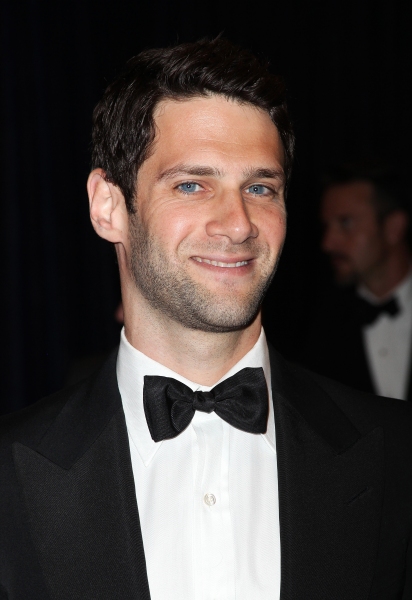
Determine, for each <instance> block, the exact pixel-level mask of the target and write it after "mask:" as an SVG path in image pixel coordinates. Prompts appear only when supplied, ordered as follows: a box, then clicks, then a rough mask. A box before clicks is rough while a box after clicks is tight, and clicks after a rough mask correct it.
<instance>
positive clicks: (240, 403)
mask: <svg viewBox="0 0 412 600" xmlns="http://www.w3.org/2000/svg"><path fill="white" fill-rule="evenodd" d="M143 406H144V411H145V415H146V421H147V425H148V427H149V431H150V434H151V436H152V438H153V440H154V441H155V442H160V441H161V440H167V439H170V438H174V437H176V436H177V435H179V433H181V432H182V431H183V430H184V429H186V427H187V426H188V425H189V423H190V422H191V420H192V419H193V416H194V414H195V411H196V410H201V411H203V412H207V413H210V412H212V411H213V410H214V411H215V413H216V414H217V415H219V417H220V418H221V419H223V420H224V421H226V422H227V423H230V425H233V427H236V428H237V429H241V430H242V431H247V432H249V433H265V432H266V428H267V419H268V409H269V407H268V390H267V385H266V379H265V375H264V373H263V369H262V368H259V369H252V368H249V367H248V368H246V369H242V370H241V371H239V372H238V373H236V374H235V375H233V376H232V377H229V378H228V379H225V381H222V383H219V384H218V385H216V386H215V387H214V388H213V389H211V390H210V392H192V390H191V389H190V388H189V387H187V385H185V384H184V383H181V382H180V381H177V380H176V379H173V378H171V377H159V376H155V375H146V376H145V378H144V387H143Z"/></svg>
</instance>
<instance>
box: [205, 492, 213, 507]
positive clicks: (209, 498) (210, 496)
mask: <svg viewBox="0 0 412 600" xmlns="http://www.w3.org/2000/svg"><path fill="white" fill-rule="evenodd" d="M203 500H204V502H205V504H207V505H208V506H213V505H214V504H216V498H215V496H214V495H213V494H205V496H204V498H203Z"/></svg>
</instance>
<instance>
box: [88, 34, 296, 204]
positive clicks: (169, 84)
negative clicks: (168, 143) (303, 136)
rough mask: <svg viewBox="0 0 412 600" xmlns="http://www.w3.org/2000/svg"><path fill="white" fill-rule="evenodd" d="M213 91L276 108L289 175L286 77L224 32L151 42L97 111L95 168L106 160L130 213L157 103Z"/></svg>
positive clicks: (108, 176)
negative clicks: (168, 43) (160, 44)
mask: <svg viewBox="0 0 412 600" xmlns="http://www.w3.org/2000/svg"><path fill="white" fill-rule="evenodd" d="M211 93H212V94H222V95H223V96H225V97H227V98H230V99H233V100H236V101H238V102H242V103H248V104H252V105H253V106H256V107H259V108H261V109H263V110H265V111H266V112H267V113H268V114H269V115H270V117H271V119H272V121H273V123H274V124H275V125H276V127H277V129H278V131H279V134H280V137H281V140H282V143H283V148H284V156H285V160H284V162H285V164H284V170H285V176H286V181H288V180H289V178H290V171H291V166H292V159H293V149H294V136H293V130H292V125H291V121H290V118H289V115H288V111H287V107H286V102H285V85H284V83H283V81H282V79H280V78H279V77H277V76H275V75H272V74H271V73H270V72H269V71H268V67H267V64H266V63H263V62H261V61H259V60H258V59H257V58H256V57H255V56H254V55H253V54H252V53H251V52H249V51H248V50H245V49H242V48H239V47H237V46H235V45H233V44H232V43H230V42H228V41H227V40H225V39H223V38H217V39H214V40H211V41H210V40H200V41H198V42H195V43H189V44H180V45H178V46H174V47H171V48H161V49H154V50H147V51H145V52H142V53H140V54H138V55H137V56H135V57H134V58H131V59H130V60H129V61H128V62H127V63H126V65H125V68H124V69H123V71H122V72H121V73H120V75H119V77H118V78H117V79H116V80H115V81H114V82H113V83H112V84H110V85H109V87H108V88H107V89H106V91H105V93H104V95H103V98H102V99H101V101H100V102H99V104H98V105H97V106H96V108H95V110H94V113H93V136H92V143H93V150H92V163H93V168H98V167H100V168H102V169H103V170H104V171H105V173H106V179H107V180H108V181H110V182H111V183H114V184H115V185H117V186H118V187H119V188H120V190H121V191H122V193H123V195H124V197H125V201H126V206H127V209H128V211H129V212H130V213H133V212H134V197H135V192H136V181H137V172H138V170H139V168H140V166H141V165H142V164H143V162H144V161H145V160H146V159H147V158H148V157H149V154H150V150H151V146H152V143H153V140H154V137H155V125H154V118H153V113H154V110H155V108H156V106H157V104H158V103H159V102H160V101H161V100H164V99H172V100H179V99H189V98H193V97H195V96H205V95H208V94H211Z"/></svg>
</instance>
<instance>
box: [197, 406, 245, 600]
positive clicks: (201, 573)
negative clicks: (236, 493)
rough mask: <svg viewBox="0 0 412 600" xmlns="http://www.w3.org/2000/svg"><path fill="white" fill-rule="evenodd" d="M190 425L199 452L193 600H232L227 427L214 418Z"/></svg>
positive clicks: (231, 541) (231, 545) (232, 580)
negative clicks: (194, 433) (192, 428)
mask: <svg viewBox="0 0 412 600" xmlns="http://www.w3.org/2000/svg"><path fill="white" fill-rule="evenodd" d="M193 426H194V429H195V432H196V435H197V441H198V449H199V452H198V464H197V469H196V478H195V489H194V502H195V519H196V524H195V540H194V546H195V548H196V552H195V554H196V555H195V557H194V558H195V563H196V566H195V581H198V582H199V584H198V585H197V586H196V600H232V599H233V600H234V598H235V586H234V584H235V582H234V565H233V556H234V554H233V536H232V524H231V518H230V506H229V487H228V482H229V450H230V444H229V431H228V430H229V429H230V427H229V426H227V425H226V424H225V423H223V421H222V420H221V419H219V418H215V417H212V418H210V419H205V420H201V421H200V422H197V423H194V425H193Z"/></svg>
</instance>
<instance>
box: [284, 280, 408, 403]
mask: <svg viewBox="0 0 412 600" xmlns="http://www.w3.org/2000/svg"><path fill="white" fill-rule="evenodd" d="M355 297H356V292H355V289H354V288H348V289H345V290H331V291H329V292H326V293H325V294H324V295H323V296H322V298H321V300H320V301H319V302H318V303H317V309H316V310H315V312H314V314H313V315H310V316H309V315H308V319H307V320H308V326H307V329H306V332H305V333H304V334H303V335H302V336H300V338H299V340H297V343H296V344H295V345H294V349H293V350H292V352H290V358H292V359H293V360H296V361H297V362H299V363H300V364H302V365H304V366H305V367H307V368H309V369H311V370H313V371H315V372H316V373H320V374H321V375H325V376H326V377H330V378H332V379H336V380H337V381H340V382H342V383H344V384H345V385H349V386H351V387H353V388H355V389H357V390H361V391H364V392H370V393H376V390H375V389H374V384H373V381H372V376H371V372H370V368H369V364H368V359H367V355H366V349H365V345H364V341H363V335H362V327H361V325H360V324H359V321H358V320H357V318H356V308H355ZM409 372H410V373H412V355H411V364H410V368H409ZM406 399H407V400H412V377H411V376H409V382H408V388H407V398H406Z"/></svg>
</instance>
